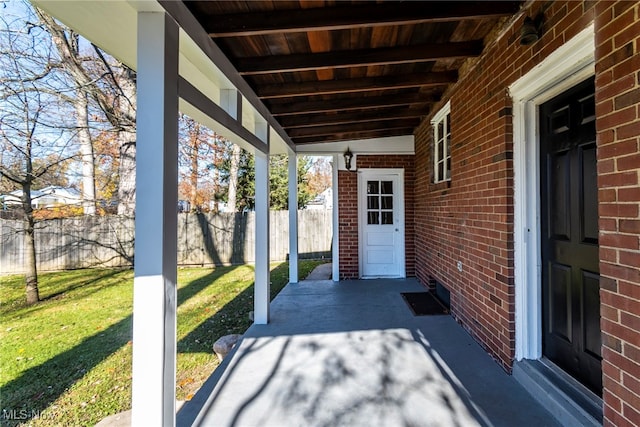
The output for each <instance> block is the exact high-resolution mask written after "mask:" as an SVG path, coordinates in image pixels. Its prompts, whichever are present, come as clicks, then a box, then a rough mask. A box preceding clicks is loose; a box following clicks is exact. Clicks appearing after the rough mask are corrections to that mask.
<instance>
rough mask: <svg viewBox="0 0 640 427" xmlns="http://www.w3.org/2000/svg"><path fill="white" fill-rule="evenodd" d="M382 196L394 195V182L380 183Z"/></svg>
mask: <svg viewBox="0 0 640 427" xmlns="http://www.w3.org/2000/svg"><path fill="white" fill-rule="evenodd" d="M380 184H381V187H382V188H381V191H380V194H393V181H380Z"/></svg>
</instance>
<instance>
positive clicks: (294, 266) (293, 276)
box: [289, 151, 298, 283]
mask: <svg viewBox="0 0 640 427" xmlns="http://www.w3.org/2000/svg"><path fill="white" fill-rule="evenodd" d="M289 283H298V157H297V156H296V153H295V152H293V151H289Z"/></svg>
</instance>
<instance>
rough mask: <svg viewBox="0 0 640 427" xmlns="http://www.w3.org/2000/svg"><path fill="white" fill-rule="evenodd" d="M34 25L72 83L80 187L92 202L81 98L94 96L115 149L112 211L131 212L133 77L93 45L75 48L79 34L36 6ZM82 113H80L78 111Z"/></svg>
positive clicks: (91, 162)
mask: <svg viewBox="0 0 640 427" xmlns="http://www.w3.org/2000/svg"><path fill="white" fill-rule="evenodd" d="M36 14H37V15H38V18H39V21H40V23H41V24H42V25H43V26H44V27H45V28H46V29H47V31H48V32H49V33H50V34H51V37H52V40H53V42H54V45H55V46H56V48H57V50H58V52H59V54H60V57H61V58H62V64H63V67H64V68H65V69H66V70H67V71H68V72H69V74H70V75H71V76H72V78H73V80H74V82H75V83H76V91H77V93H76V97H75V101H74V105H75V107H76V114H77V119H78V129H79V133H78V139H79V142H80V147H81V152H82V156H83V191H85V195H86V198H87V199H90V200H95V170H94V167H95V158H94V151H93V145H92V141H91V134H90V132H89V127H88V119H87V120H86V121H85V119H84V118H85V116H86V112H87V108H86V107H88V104H87V103H85V101H87V98H90V99H92V100H94V101H95V102H96V103H97V105H98V106H99V108H100V109H101V110H102V111H103V112H104V114H105V116H106V119H107V120H108V122H109V123H110V124H111V126H112V128H113V131H114V132H116V135H117V136H116V139H117V142H118V147H119V155H120V159H119V160H120V161H119V170H118V175H119V182H118V214H120V215H129V216H132V215H133V214H134V212H135V188H136V187H135V159H136V128H135V120H136V119H135V117H136V75H135V72H134V71H133V70H131V69H130V68H128V67H126V66H125V65H124V64H122V63H120V62H118V61H116V60H115V59H113V58H111V57H107V56H106V55H105V54H104V53H103V52H102V51H101V50H100V49H98V48H97V47H96V46H93V48H94V52H93V53H94V54H93V55H88V54H87V55H83V54H82V53H81V52H80V45H79V42H78V41H79V36H78V34H77V33H75V32H74V31H72V30H71V29H69V28H67V27H65V26H64V25H62V24H60V23H59V22H57V21H56V20H55V19H53V18H52V17H51V16H49V15H48V14H46V13H45V12H43V11H42V10H40V9H37V8H36ZM83 112H84V113H85V114H83ZM94 206H95V205H94Z"/></svg>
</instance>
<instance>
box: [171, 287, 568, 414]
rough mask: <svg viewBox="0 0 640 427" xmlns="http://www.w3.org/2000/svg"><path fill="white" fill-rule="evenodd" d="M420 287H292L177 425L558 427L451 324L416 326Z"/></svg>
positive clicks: (420, 319)
mask: <svg viewBox="0 0 640 427" xmlns="http://www.w3.org/2000/svg"><path fill="white" fill-rule="evenodd" d="M420 289H422V288H421V285H419V284H417V282H415V280H413V281H412V280H406V281H403V280H400V281H393V280H378V281H376V280H371V281H347V282H339V283H333V282H330V281H321V282H301V283H298V284H295V285H294V284H291V285H288V286H287V287H286V288H285V289H284V290H283V291H282V292H281V293H280V295H278V297H277V298H276V299H275V300H274V302H273V304H272V318H271V323H270V324H269V325H253V326H251V328H250V329H249V330H248V331H247V333H246V334H245V336H244V338H243V340H242V341H241V342H240V343H239V344H238V345H237V347H236V348H235V349H234V351H233V352H232V353H231V354H230V355H228V356H227V358H226V359H225V360H224V361H223V363H222V364H221V365H220V367H219V368H218V369H217V370H216V371H215V372H214V374H213V375H212V377H211V378H210V379H209V380H208V381H207V382H206V383H205V384H204V386H203V387H202V389H201V390H200V391H199V392H198V393H197V394H196V396H195V397H194V398H193V399H192V400H191V401H189V402H187V403H186V404H185V405H184V407H183V408H182V410H181V411H180V412H179V413H178V425H216V426H241V425H280V426H289V425H313V426H344V425H348V426H387V425H394V426H396V425H398V426H400V425H404V426H430V425H443V426H464V427H466V426H478V425H481V426H513V425H536V426H544V425H546V426H557V425H558V424H557V422H556V421H555V420H554V419H553V417H552V416H551V415H550V414H549V413H548V412H547V411H546V409H545V408H543V407H542V406H540V405H539V404H538V403H537V402H536V401H535V400H534V399H533V398H532V397H531V396H530V395H529V394H528V393H527V391H526V390H524V389H523V388H522V387H521V386H520V385H519V384H518V383H517V382H516V381H515V379H514V378H513V377H511V376H509V375H508V374H507V373H505V372H504V371H503V370H502V368H501V367H500V366H499V365H498V364H497V363H496V362H495V361H493V360H492V359H491V357H490V356H489V355H488V354H487V353H486V352H485V351H484V350H483V349H482V348H481V347H480V346H479V345H478V344H477V343H476V342H475V341H474V340H473V339H472V337H471V336H470V335H469V334H468V333H467V332H466V331H464V329H462V327H461V326H460V325H458V324H457V323H456V321H455V320H454V319H453V318H451V317H450V316H413V315H412V313H411V312H410V310H409V308H408V307H407V306H406V304H405V303H404V301H403V300H402V297H401V296H400V292H408V291H419V290H420Z"/></svg>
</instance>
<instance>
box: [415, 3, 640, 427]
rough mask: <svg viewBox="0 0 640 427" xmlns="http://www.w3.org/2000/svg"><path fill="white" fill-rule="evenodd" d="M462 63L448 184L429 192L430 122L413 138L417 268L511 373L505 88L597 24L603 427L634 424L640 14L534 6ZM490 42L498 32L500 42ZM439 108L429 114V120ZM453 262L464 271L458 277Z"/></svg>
mask: <svg viewBox="0 0 640 427" xmlns="http://www.w3.org/2000/svg"><path fill="white" fill-rule="evenodd" d="M527 7H528V10H527V15H528V16H535V15H536V14H537V13H538V12H539V11H543V12H544V14H545V16H546V23H545V27H544V33H543V36H542V38H541V40H540V41H538V42H537V43H536V44H534V45H532V46H520V45H519V44H518V35H519V34H518V30H519V28H520V26H521V24H522V20H523V19H524V16H520V17H519V18H518V19H517V20H515V22H513V23H511V24H509V23H507V24H505V29H504V32H503V33H502V34H503V35H502V36H500V37H495V36H494V38H493V39H492V40H488V41H487V44H486V46H487V48H486V50H485V53H484V54H483V55H482V57H481V58H479V59H478V60H476V61H473V62H470V63H467V64H466V65H465V67H463V70H464V71H463V72H462V75H461V78H460V81H459V83H458V84H457V85H456V86H455V87H454V88H453V89H452V90H450V91H449V92H448V93H447V94H445V95H446V96H445V99H444V100H443V104H444V102H446V101H447V100H449V99H450V100H451V136H452V149H451V154H452V171H451V176H452V180H451V182H450V183H446V184H435V185H434V184H428V183H430V182H432V176H431V175H432V166H431V163H432V158H431V157H432V154H431V150H432V141H431V132H432V131H431V129H430V125H429V119H430V118H426V119H425V120H424V122H423V123H422V125H421V126H420V127H419V128H418V129H417V131H416V181H417V182H420V183H427V184H421V185H418V186H417V187H416V225H415V226H416V248H417V251H416V265H417V267H416V270H417V277H418V278H419V279H420V280H421V281H423V282H424V283H427V281H428V280H429V279H431V278H435V279H437V280H439V281H440V282H441V283H443V284H444V285H445V286H446V287H448V288H449V290H450V291H451V303H452V311H453V314H454V316H455V317H456V318H457V319H458V321H459V322H460V323H461V324H462V325H463V326H464V327H465V328H467V329H468V330H469V331H470V332H471V333H472V335H474V336H475V337H476V339H477V340H478V341H479V342H480V343H481V344H482V345H483V346H484V347H485V348H486V349H487V350H488V351H489V352H490V353H491V354H492V355H493V356H494V357H495V358H496V359H497V360H498V361H499V362H500V363H501V364H502V365H503V367H504V368H505V369H506V370H510V368H511V366H512V363H513V357H514V349H515V331H514V325H515V323H514V320H515V319H514V296H515V295H514V276H513V275H514V269H513V267H514V266H513V205H514V199H513V198H514V194H513V165H512V141H513V137H512V125H511V123H512V117H511V114H512V110H511V108H512V102H511V99H510V97H509V94H508V92H507V88H508V86H509V85H510V84H511V83H513V82H514V81H515V80H517V79H518V78H520V77H521V76H523V75H524V74H526V73H527V72H528V71H530V70H531V69H532V68H533V67H534V66H535V65H536V64H537V63H539V62H540V61H541V60H542V59H544V58H546V57H547V56H548V55H549V54H550V53H551V52H553V51H554V50H555V49H557V48H558V47H559V46H561V45H562V44H563V43H565V42H566V41H567V40H569V39H570V38H571V37H573V36H574V35H576V34H577V33H578V32H579V31H581V30H582V29H583V28H585V27H586V26H587V25H589V24H590V23H591V22H593V21H594V20H595V33H596V35H595V42H596V52H595V57H596V103H597V105H596V115H597V119H596V127H597V131H598V136H597V144H598V186H599V215H600V259H601V263H600V269H601V274H602V280H601V299H602V305H601V315H602V321H601V324H602V329H603V358H604V360H603V374H604V390H603V400H604V406H605V408H604V414H605V425H610V426H613V425H616V426H621V425H629V426H631V425H636V426H637V425H640V212H639V211H640V185H639V180H640V177H639V173H640V138H639V135H640V10H639V9H640V6H639V3H638V2H627V1H625V2H610V1H597V2H588V1H585V2H578V1H567V2H561V1H556V2H533V3H530V4H528V5H527ZM498 33H499V32H498ZM437 110H438V107H436V108H435V109H434V112H435V111H437ZM457 261H461V262H462V264H463V271H462V272H459V271H458V270H457V268H456V263H457Z"/></svg>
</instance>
